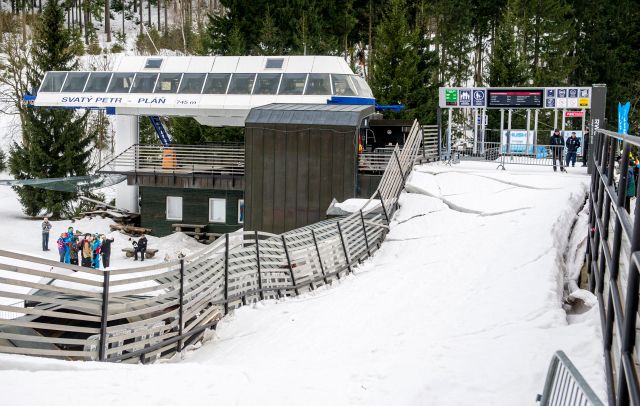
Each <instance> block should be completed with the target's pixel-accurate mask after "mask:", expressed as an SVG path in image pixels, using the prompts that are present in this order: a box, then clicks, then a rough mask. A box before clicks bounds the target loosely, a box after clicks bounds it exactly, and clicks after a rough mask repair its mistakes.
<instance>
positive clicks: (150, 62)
mask: <svg viewBox="0 0 640 406" xmlns="http://www.w3.org/2000/svg"><path fill="white" fill-rule="evenodd" d="M160 66H162V59H158V58H153V59H152V58H149V59H147V62H146V63H145V64H144V68H145V69H159V68H160Z"/></svg>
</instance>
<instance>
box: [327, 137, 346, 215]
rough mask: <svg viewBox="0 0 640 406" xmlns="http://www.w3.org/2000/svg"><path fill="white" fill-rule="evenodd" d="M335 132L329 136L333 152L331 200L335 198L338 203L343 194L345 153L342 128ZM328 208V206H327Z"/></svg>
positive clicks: (342, 198) (341, 199)
mask: <svg viewBox="0 0 640 406" xmlns="http://www.w3.org/2000/svg"><path fill="white" fill-rule="evenodd" d="M335 130H336V131H335V132H332V133H333V134H332V136H331V148H332V150H333V154H332V161H333V163H332V165H331V198H330V200H331V199H333V198H336V199H338V201H343V200H344V196H345V192H344V179H343V178H344V171H343V168H344V161H345V151H344V140H343V137H344V134H342V131H344V130H343V129H342V128H336V129H335ZM327 207H328V206H327Z"/></svg>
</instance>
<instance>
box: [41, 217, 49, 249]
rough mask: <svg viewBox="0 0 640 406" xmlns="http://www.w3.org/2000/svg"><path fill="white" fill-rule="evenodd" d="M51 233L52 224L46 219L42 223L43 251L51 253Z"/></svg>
mask: <svg viewBox="0 0 640 406" xmlns="http://www.w3.org/2000/svg"><path fill="white" fill-rule="evenodd" d="M49 231H51V223H49V219H48V218H46V217H45V218H44V221H43V222H42V251H49Z"/></svg>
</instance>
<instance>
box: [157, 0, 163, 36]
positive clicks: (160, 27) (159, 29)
mask: <svg viewBox="0 0 640 406" xmlns="http://www.w3.org/2000/svg"><path fill="white" fill-rule="evenodd" d="M160 4H161V3H160V0H158V4H157V5H158V32H160V31H162V25H161V24H160Z"/></svg>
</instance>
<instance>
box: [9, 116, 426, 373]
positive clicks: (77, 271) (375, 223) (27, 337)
mask: <svg viewBox="0 0 640 406" xmlns="http://www.w3.org/2000/svg"><path fill="white" fill-rule="evenodd" d="M420 143H421V131H420V126H419V125H418V123H417V121H416V122H414V125H413V127H412V129H411V132H410V135H409V137H408V138H407V140H406V143H405V145H404V147H403V148H399V147H398V146H396V147H395V149H394V150H393V154H392V157H391V159H390V161H389V163H388V165H387V168H386V170H385V172H384V174H383V177H382V180H381V182H380V186H379V187H378V189H377V191H376V193H375V194H374V196H372V198H371V199H369V201H368V202H367V203H366V204H365V205H364V206H363V208H362V210H359V211H357V212H355V213H353V214H351V215H349V216H346V217H340V218H336V219H331V220H325V221H321V222H319V223H315V224H312V225H309V226H306V227H303V228H299V229H296V230H292V231H289V232H287V233H284V234H281V235H274V234H269V233H263V232H257V231H253V232H237V233H231V234H225V235H224V236H222V237H221V238H219V239H218V240H217V241H216V242H214V243H213V244H211V245H209V246H207V247H206V248H205V249H203V250H202V251H199V252H197V253H194V254H193V255H190V256H187V257H184V258H182V259H180V260H175V261H170V262H164V263H161V264H156V265H152V266H146V267H139V268H131V269H114V270H94V269H90V268H83V267H79V266H74V265H66V264H61V263H59V262H55V261H51V260H47V259H42V258H37V257H31V256H27V255H23V254H18V253H13V252H8V251H0V352H4V353H13V354H27V355H38V356H48V357H57V358H63V359H82V360H101V361H120V362H143V363H144V362H152V361H154V360H156V359H158V358H160V357H169V356H171V355H173V354H175V353H176V352H180V351H181V350H182V349H183V348H184V347H185V346H186V345H188V344H191V343H193V342H195V341H197V340H199V339H200V338H201V337H202V336H203V334H204V331H205V330H206V329H209V328H212V327H215V325H216V323H217V322H218V320H219V319H220V318H222V317H223V316H224V315H225V314H227V313H228V312H229V311H230V310H231V309H234V308H237V307H239V306H242V305H245V304H247V303H251V302H255V301H258V300H263V299H269V298H281V297H285V296H294V295H298V294H301V293H304V292H308V291H310V290H313V289H316V288H317V287H319V286H322V285H325V284H330V283H331V282H332V281H334V280H335V279H339V278H341V277H343V276H344V275H346V274H348V273H349V272H351V270H352V267H353V266H355V265H356V264H358V263H359V262H361V261H363V260H364V259H366V258H368V257H369V256H370V255H371V254H372V253H373V252H375V251H376V250H377V249H378V248H379V247H380V244H381V243H382V241H383V240H384V237H385V235H386V232H387V230H388V227H389V222H390V219H391V218H392V216H393V214H394V212H395V210H396V209H397V207H398V197H399V195H400V192H401V191H402V189H403V188H404V182H405V180H406V178H407V176H408V174H409V172H410V171H411V169H412V167H413V164H414V162H415V160H416V157H417V155H418V152H419V150H420Z"/></svg>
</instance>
